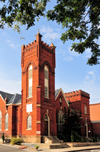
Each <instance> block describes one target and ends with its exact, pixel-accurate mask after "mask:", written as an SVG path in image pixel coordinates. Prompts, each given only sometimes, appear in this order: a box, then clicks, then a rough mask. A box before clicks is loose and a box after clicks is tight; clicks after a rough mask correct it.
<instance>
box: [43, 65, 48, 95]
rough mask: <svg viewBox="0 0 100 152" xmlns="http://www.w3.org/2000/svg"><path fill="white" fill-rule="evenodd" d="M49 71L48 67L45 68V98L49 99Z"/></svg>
mask: <svg viewBox="0 0 100 152" xmlns="http://www.w3.org/2000/svg"><path fill="white" fill-rule="evenodd" d="M48 73H49V70H48V67H47V66H45V67H44V86H45V87H44V92H45V94H44V96H45V98H49V76H48Z"/></svg>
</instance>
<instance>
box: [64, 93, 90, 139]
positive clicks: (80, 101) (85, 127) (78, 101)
mask: <svg viewBox="0 0 100 152" xmlns="http://www.w3.org/2000/svg"><path fill="white" fill-rule="evenodd" d="M65 97H66V99H67V101H70V107H71V108H72V109H73V110H78V111H79V112H80V116H81V119H80V122H81V126H82V128H81V132H80V134H81V136H83V137H91V121H90V109H89V99H90V95H89V94H88V93H87V92H84V91H82V90H78V91H73V92H68V93H65Z"/></svg>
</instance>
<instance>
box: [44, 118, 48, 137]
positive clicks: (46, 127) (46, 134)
mask: <svg viewBox="0 0 100 152" xmlns="http://www.w3.org/2000/svg"><path fill="white" fill-rule="evenodd" d="M44 125H45V136H48V121H45V123H44Z"/></svg>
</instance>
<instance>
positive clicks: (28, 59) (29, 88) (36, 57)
mask: <svg viewBox="0 0 100 152" xmlns="http://www.w3.org/2000/svg"><path fill="white" fill-rule="evenodd" d="M41 39H42V35H41V34H40V33H39V32H38V33H37V35H36V40H34V42H31V44H30V43H29V44H28V45H22V48H21V68H22V73H21V74H22V83H21V85H22V86H21V88H22V89H21V95H20V94H9V93H6V92H3V91H0V133H3V132H4V133H5V134H7V135H8V136H10V137H12V136H19V137H22V138H23V140H24V141H25V142H33V143H40V142H41V140H42V141H44V140H45V139H44V138H43V137H44V136H51V137H55V138H56V137H57V130H58V129H59V128H60V125H61V123H60V121H59V118H60V117H61V115H62V114H63V113H64V109H65V108H66V110H68V108H69V107H71V108H72V109H74V110H79V111H80V114H81V118H82V119H81V124H82V126H83V128H82V129H81V135H82V136H86V137H88V136H90V134H91V122H90V111H89V98H90V96H89V94H88V93H86V92H84V91H82V90H79V91H75V92H74V91H73V92H70V93H63V90H62V89H61V88H60V89H57V90H55V67H56V63H55V48H56V47H55V46H54V45H53V43H51V45H50V46H49V45H48V44H46V43H44V42H43V41H42V40H41ZM58 117H59V118H58ZM89 131H90V132H89ZM44 142H45V141H44Z"/></svg>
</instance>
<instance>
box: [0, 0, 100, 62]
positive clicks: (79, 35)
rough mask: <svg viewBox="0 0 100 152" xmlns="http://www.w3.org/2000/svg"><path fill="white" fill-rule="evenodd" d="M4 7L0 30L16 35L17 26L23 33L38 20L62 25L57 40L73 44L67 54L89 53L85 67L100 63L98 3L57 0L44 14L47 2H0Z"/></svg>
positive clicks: (95, 0)
mask: <svg viewBox="0 0 100 152" xmlns="http://www.w3.org/2000/svg"><path fill="white" fill-rule="evenodd" d="M0 1H1V2H2V3H3V4H4V5H2V8H1V9H0V27H1V28H4V24H5V23H7V24H8V25H9V26H12V25H13V24H14V23H16V24H15V28H16V29H17V31H18V32H20V24H22V25H27V29H29V28H30V27H31V26H33V25H35V20H36V18H37V20H38V19H39V17H40V16H45V15H46V16H47V18H48V20H52V21H54V20H55V21H57V23H58V24H60V23H61V24H62V27H63V28H64V30H65V32H64V33H62V36H61V40H62V41H63V42H64V43H65V42H66V41H68V40H73V41H75V40H77V43H73V44H72V48H71V50H74V51H75V52H78V53H83V52H85V50H86V49H90V51H91V53H92V55H91V57H90V58H89V59H88V62H87V64H89V65H96V64H99V63H100V62H99V60H100V46H99V41H98V39H99V36H100V26H99V25H100V3H99V0H57V4H56V5H55V6H54V9H53V10H48V11H47V12H46V13H45V10H46V5H47V2H49V0H0Z"/></svg>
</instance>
